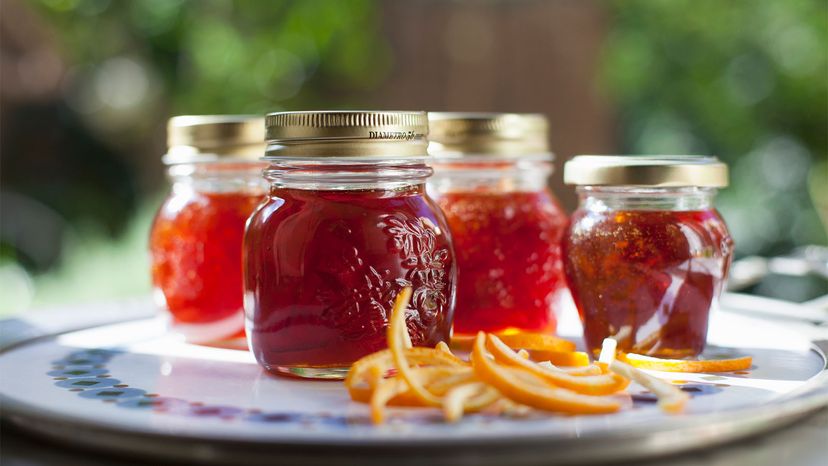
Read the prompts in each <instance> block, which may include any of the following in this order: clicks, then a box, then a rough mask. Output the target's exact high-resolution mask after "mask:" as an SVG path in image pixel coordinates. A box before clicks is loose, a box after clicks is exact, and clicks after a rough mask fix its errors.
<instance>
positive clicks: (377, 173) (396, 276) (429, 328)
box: [244, 111, 455, 378]
mask: <svg viewBox="0 0 828 466" xmlns="http://www.w3.org/2000/svg"><path fill="white" fill-rule="evenodd" d="M266 126H267V138H268V143H269V145H268V149H267V157H266V159H267V160H268V161H269V162H270V167H269V168H268V169H267V170H266V171H265V177H266V179H267V180H269V182H270V192H269V195H268V199H267V201H266V202H264V203H263V204H262V205H261V206H260V207H259V209H258V210H257V211H256V212H255V213H254V214H253V216H252V217H251V218H250V220H249V221H248V226H247V232H246V235H245V241H244V251H245V252H244V257H245V266H244V272H245V273H244V278H245V311H246V317H247V319H246V322H247V335H248V341H249V345H250V347H251V349H252V351H253V353H254V354H255V356H256V359H257V360H258V361H259V363H260V364H261V365H262V366H264V367H265V368H266V369H268V370H269V371H272V372H276V373H282V374H289V375H294V376H299V377H310V378H341V377H343V376H344V375H345V373H346V372H347V370H348V367H349V366H350V364H351V363H353V362H354V361H356V360H357V359H359V358H360V357H362V356H365V355H367V354H369V353H371V352H374V351H377V350H380V349H383V348H385V347H386V339H385V332H386V327H387V325H388V317H389V313H390V311H391V307H392V304H393V300H394V298H395V296H396V295H397V293H399V291H400V290H402V288H403V287H406V286H411V287H412V288H413V289H414V295H413V298H412V302H411V304H410V306H409V312H408V315H407V316H406V320H407V324H408V330H409V333H410V335H411V340H412V342H413V344H414V345H415V346H416V345H421V346H433V345H435V344H436V343H437V342H439V341H446V340H447V339H448V338H449V332H450V329H451V321H452V313H453V308H454V281H455V272H454V257H453V252H452V246H451V240H450V237H449V233H448V229H447V228H446V223H445V220H444V218H443V216H442V214H441V213H440V210H439V209H438V208H437V206H436V205H435V204H434V202H433V201H432V200H431V199H430V198H429V197H428V195H427V194H426V192H425V180H426V178H427V177H429V176H430V175H431V173H432V170H431V168H429V167H428V166H426V164H425V159H426V155H427V152H426V135H427V132H428V121H427V118H426V115H425V114H424V113H421V112H384V111H383V112H339V111H336V112H284V113H273V114H270V115H268V116H267V119H266Z"/></svg>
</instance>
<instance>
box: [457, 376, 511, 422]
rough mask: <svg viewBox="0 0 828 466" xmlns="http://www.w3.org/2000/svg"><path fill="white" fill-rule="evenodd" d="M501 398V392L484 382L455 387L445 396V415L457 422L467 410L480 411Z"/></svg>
mask: <svg viewBox="0 0 828 466" xmlns="http://www.w3.org/2000/svg"><path fill="white" fill-rule="evenodd" d="M499 398H500V393H498V391H497V390H495V389H494V388H492V387H490V386H488V385H486V384H485V383H483V382H470V383H465V384H460V385H457V386H455V387H453V388H452V389H451V390H449V391H448V393H446V396H445V397H443V417H444V418H445V419H446V421H448V422H457V421H458V420H460V418H462V417H463V414H464V413H465V412H467V411H478V410H480V409H483V408H485V407H486V406H489V405H491V404H492V403H494V402H496V401H497V400H498V399H499Z"/></svg>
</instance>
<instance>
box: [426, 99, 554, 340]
mask: <svg viewBox="0 0 828 466" xmlns="http://www.w3.org/2000/svg"><path fill="white" fill-rule="evenodd" d="M429 126H430V135H429V139H430V141H431V142H430V145H429V153H430V154H431V158H432V160H431V164H432V166H433V167H434V176H433V177H432V178H431V179H430V180H429V182H428V189H429V193H431V194H432V195H433V196H434V199H435V200H436V201H437V204H438V205H439V206H440V207H441V208H442V210H443V212H444V213H445V215H446V219H447V221H448V225H449V228H450V229H451V233H452V237H453V239H454V246H455V253H456V256H457V272H458V275H457V309H456V311H455V317H454V331H455V332H456V333H458V334H467V335H469V334H470V335H474V334H475V333H476V332H478V331H481V330H482V331H487V332H510V331H530V332H554V331H555V330H556V318H555V312H556V311H557V309H558V307H559V305H558V304H559V303H560V302H561V299H562V298H565V297H566V283H565V281H564V277H563V269H562V265H561V254H560V239H561V236H562V234H563V231H564V229H565V228H566V223H567V216H566V214H565V213H564V212H563V210H562V209H561V208H560V206H559V204H558V201H557V199H556V198H555V196H554V194H552V192H551V191H550V189H549V187H548V185H547V182H548V179H549V175H550V174H551V173H552V154H551V153H550V152H549V147H548V142H547V138H548V135H547V130H548V124H547V121H546V118H545V117H544V116H543V115H537V114H508V113H430V114H429Z"/></svg>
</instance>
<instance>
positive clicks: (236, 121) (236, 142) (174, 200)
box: [149, 116, 266, 342]
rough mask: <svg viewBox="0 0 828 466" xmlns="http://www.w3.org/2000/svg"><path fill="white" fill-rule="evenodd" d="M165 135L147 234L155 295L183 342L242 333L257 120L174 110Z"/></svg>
mask: <svg viewBox="0 0 828 466" xmlns="http://www.w3.org/2000/svg"><path fill="white" fill-rule="evenodd" d="M167 139H168V145H169V151H168V152H167V154H166V155H165V156H164V158H163V160H164V163H165V164H166V165H167V166H168V174H169V177H170V178H171V180H172V190H171V193H170V194H169V196H168V197H167V199H166V200H165V201H164V203H163V204H162V206H161V208H160V209H159V211H158V214H157V215H156V217H155V221H154V223H153V225H152V230H151V232H150V239H149V248H150V257H151V266H152V282H153V286H154V288H155V296H156V301H157V302H158V304H159V305H160V306H161V307H163V308H164V309H166V310H168V311H169V315H170V317H171V320H172V324H173V330H174V331H176V332H178V333H180V334H183V335H184V337H185V338H186V339H187V340H189V341H193V342H208V341H216V340H225V339H230V338H231V337H236V336H238V337H242V338H243V331H244V314H243V310H242V296H243V291H242V271H241V266H242V257H241V252H242V237H243V235H244V224H245V221H246V220H247V217H249V216H250V214H251V213H252V212H253V210H254V208H255V207H256V205H257V204H258V203H259V201H261V200H262V197H263V196H264V188H265V185H264V182H263V180H262V178H261V171H262V169H263V168H264V167H265V166H266V165H265V164H263V162H261V161H260V160H259V159H260V157H261V156H262V155H263V154H264V148H265V144H264V119H263V118H261V117H258V118H257V117H251V116H178V117H175V118H172V119H171V120H170V121H169V124H168V127H167ZM242 341H243V340H242Z"/></svg>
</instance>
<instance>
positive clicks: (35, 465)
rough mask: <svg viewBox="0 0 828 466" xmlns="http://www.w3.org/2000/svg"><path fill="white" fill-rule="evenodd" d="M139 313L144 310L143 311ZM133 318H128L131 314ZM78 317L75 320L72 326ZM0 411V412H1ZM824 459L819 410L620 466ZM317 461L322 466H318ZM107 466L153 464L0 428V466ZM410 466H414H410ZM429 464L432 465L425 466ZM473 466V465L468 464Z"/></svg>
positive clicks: (32, 321) (37, 323) (823, 335)
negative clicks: (722, 441)
mask: <svg viewBox="0 0 828 466" xmlns="http://www.w3.org/2000/svg"><path fill="white" fill-rule="evenodd" d="M86 309H87V311H86V313H88V314H87V315H86V316H83V317H84V318H85V319H86V320H85V321H86V322H88V323H89V324H91V325H99V324H104V323H107V322H111V321H113V320H114V317H115V316H112V315H103V314H101V312H100V309H101V308H99V307H98V308H96V307H95V306H94V305H93V306H89V307H87V308H86ZM142 309H143V310H142ZM145 309H146V306H145V302H144V301H142V300H136V301H135V302H134V303H126V304H125V305H124V306H123V307H122V310H123V312H122V313H119V315H118V316H117V318H118V319H124V318H130V317H132V318H138V317H143V316H145V315H144V314H142V313H145V312H146V311H144V310H145ZM130 312H132V313H133V314H130ZM61 319H63V316H58V315H56V314H53V313H51V312H49V311H41V312H38V313H32V314H29V315H27V316H26V319H24V320H21V327H25V326H29V325H31V326H32V327H33V330H32V331H33V332H36V331H37V330H34V329H41V330H42V331H46V332H50V331H56V330H57V329H59V328H61V327H63V326H65V323H64V322H61ZM79 319H80V317H79V316H78V315H77V314H75V315H74V316H72V320H73V321H78V320H79ZM778 323H779V325H783V326H785V327H787V328H790V329H793V330H796V331H798V332H801V333H803V334H805V335H806V336H809V337H811V338H812V339H813V340H814V341H815V342H817V344H818V345H819V346H820V347H821V348H822V349H823V350H824V351H826V353H828V323H826V322H821V323H814V322H806V321H799V320H789V319H779V321H778ZM9 337H10V335H0V345H2V344H8V343H10V341H9ZM1 408H2V407H0V409H1ZM825 458H828V408H824V409H822V410H820V411H818V412H816V413H813V414H812V415H809V416H808V417H805V418H802V419H798V420H796V421H794V423H793V424H792V425H790V426H787V427H784V428H782V429H779V430H776V431H773V432H768V433H765V434H762V435H758V436H754V437H751V438H747V439H744V440H742V441H739V442H735V443H730V444H727V445H724V446H720V447H716V448H712V449H707V450H699V451H694V452H690V453H685V454H681V455H677V456H671V457H669V458H656V459H652V460H647V461H635V462H633V463H619V464H624V465H629V466H632V465H636V466H649V465H655V464H666V463H669V464H670V465H671V466H701V465H705V466H716V465H728V466H730V465H751V466H765V465H767V466H771V465H773V466H776V465H785V466H811V465H814V466H816V465H819V466H823V465H825V464H826V460H825ZM352 460H353V461H352V462H339V461H338V462H337V465H345V464H360V462H359V460H358V459H352ZM320 461H321V462H320ZM320 461H313V460H312V459H309V460H308V462H307V463H305V464H329V461H330V459H324V460H320ZM410 462H416V458H401V461H400V464H399V465H397V466H402V465H403V464H407V463H410ZM109 464H119V465H127V466H131V465H147V464H158V461H157V460H155V461H153V460H146V461H144V460H141V459H136V458H124V457H113V456H108V455H103V454H101V453H99V452H94V451H82V450H78V449H75V448H73V447H72V446H69V445H62V444H57V443H54V442H52V441H49V440H46V439H43V438H39V437H35V436H31V435H29V434H24V433H23V432H20V431H18V430H17V429H15V428H14V427H13V426H11V425H9V424H8V423H3V424H2V425H0V465H8V466H47V465H49V466H51V465H56V466H57V465H59V466H64V465H77V466H100V465H109ZM412 464H414V463H412ZM430 464H435V463H433V461H432V462H430ZM467 464H473V462H471V461H470V462H467Z"/></svg>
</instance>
